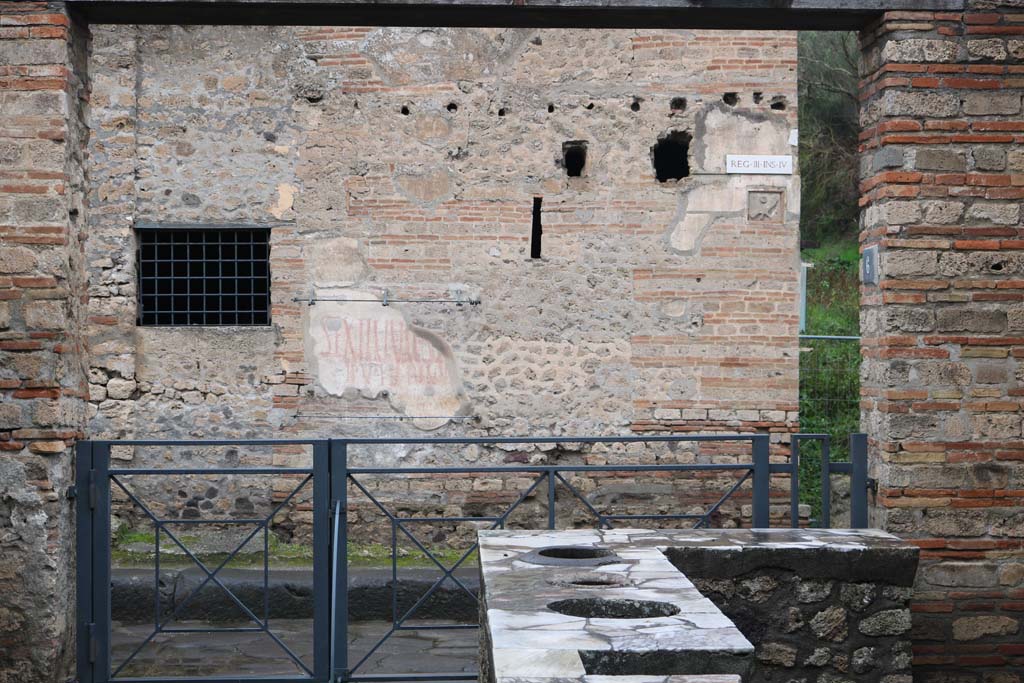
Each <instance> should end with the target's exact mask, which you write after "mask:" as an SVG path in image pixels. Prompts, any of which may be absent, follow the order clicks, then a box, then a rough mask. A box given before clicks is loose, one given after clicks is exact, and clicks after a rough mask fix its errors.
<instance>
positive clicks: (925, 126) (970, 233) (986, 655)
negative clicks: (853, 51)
mask: <svg viewBox="0 0 1024 683" xmlns="http://www.w3.org/2000/svg"><path fill="white" fill-rule="evenodd" d="M971 5H972V8H973V9H972V10H971V11H969V12H967V13H966V14H959V13H949V14H942V13H936V14H932V13H889V14H887V15H885V18H884V19H883V20H882V21H881V22H879V23H878V24H877V25H875V26H873V27H872V28H871V29H870V30H868V31H865V32H864V34H863V37H862V40H863V49H864V65H865V68H864V74H863V84H862V94H861V97H862V125H863V133H862V150H863V155H862V160H863V167H862V178H863V183H862V192H863V199H862V204H863V206H864V210H863V213H862V243H863V245H864V246H865V247H867V246H869V245H877V247H878V249H879V250H880V256H881V258H880V274H881V279H880V282H879V284H878V285H877V286H875V285H867V286H865V287H864V288H863V294H862V318H861V328H862V333H863V335H864V341H863V346H864V367H863V383H862V392H863V408H864V421H865V425H864V426H865V428H866V430H867V431H868V432H869V435H870V437H871V446H872V452H873V458H872V461H873V468H874V476H876V477H877V478H878V480H879V486H880V488H879V495H878V499H877V503H878V505H877V508H876V509H875V524H878V525H880V526H881V527H882V528H885V529H888V530H889V531H892V532H894V533H896V534H899V535H900V536H902V537H904V538H910V539H913V541H914V542H915V543H916V544H918V545H919V546H920V547H921V549H922V555H921V560H922V567H921V571H920V572H919V575H918V580H917V585H916V588H915V605H914V610H915V613H914V632H913V633H914V641H915V658H914V666H915V673H916V674H917V679H918V680H921V681H956V682H957V683H973V682H975V681H986V682H988V683H1019V681H1021V680H1022V674H1021V672H1022V671H1024V646H1022V645H1021V639H1022V637H1024V636H1022V634H1024V629H1022V620H1024V548H1022V542H1024V507H1022V505H1024V441H1022V433H1021V427H1022V425H1021V397H1022V396H1024V388H1022V384H1021V382H1022V379H1024V371H1022V366H1021V361H1020V359H1021V358H1024V276H1022V273H1024V251H1022V250H1024V239H1022V237H1024V227H1022V225H1021V210H1020V209H1021V201H1022V200H1024V175H1022V174H1024V152H1022V151H1021V149H1020V143H1021V142H1022V141H1024V137H1022V136H1024V120H1022V119H1024V112H1022V108H1021V96H1022V94H1024V80H1022V76H1021V74H1024V14H1021V13H1020V12H1019V10H1014V9H1010V8H1004V7H1001V6H1000V5H999V3H977V4H975V3H971Z"/></svg>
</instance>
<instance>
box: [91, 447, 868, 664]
mask: <svg viewBox="0 0 1024 683" xmlns="http://www.w3.org/2000/svg"><path fill="white" fill-rule="evenodd" d="M790 436H791V438H792V439H791V440H792V445H791V449H790V453H789V457H788V459H783V458H776V460H777V462H771V458H770V448H771V444H770V437H769V435H767V434H738V435H736V434H729V435H725V434H722V435H699V436H698V435H685V436H647V437H618V438H615V437H548V438H512V437H510V438H492V439H487V438H481V439H472V438H465V439H459V438H452V439H314V440H309V439H294V440H288V439H285V440H234V441H210V440H195V441H193V440H180V441H147V440H123V441H83V442H80V443H79V444H78V445H77V447H76V484H75V487H74V489H73V490H72V492H73V494H74V495H75V497H76V498H77V562H78V567H77V608H78V611H77V618H76V623H77V632H78V639H77V666H78V680H79V681H80V683H110V682H113V681H121V682H125V683H142V682H143V681H145V682H146V683H159V682H167V683H170V682H172V681H184V680H192V681H196V680H198V681H205V682H206V683H248V682H250V681H251V682H253V683H255V682H256V681H259V682H260V683H268V682H271V683H294V682H296V681H315V682H318V683H336V682H337V683H341V682H349V683H385V682H393V683H402V682H411V681H457V680H474V679H476V674H475V673H465V672H455V673H425V672H419V673H379V672H378V673H369V672H367V671H366V670H365V664H366V662H367V660H368V659H369V658H370V656H371V655H373V654H374V652H376V651H377V650H378V649H379V648H380V647H382V646H383V645H384V644H385V643H386V642H387V641H388V640H389V639H390V638H392V637H393V636H394V635H395V634H396V633H399V632H400V631H402V630H403V629H406V628H408V627H406V624H407V622H409V621H410V620H411V619H412V618H413V617H415V616H416V615H417V611H418V610H420V609H421V607H422V606H423V605H424V604H425V603H427V601H428V600H430V599H431V596H433V595H434V594H435V592H436V591H438V590H439V589H440V588H441V586H442V585H443V584H444V583H445V582H446V581H450V582H452V583H454V584H455V585H456V586H458V588H459V589H460V590H462V591H464V592H465V593H467V594H469V596H471V597H472V599H473V600H476V596H475V594H474V593H473V591H472V590H471V589H470V588H469V587H468V586H466V585H465V584H464V583H463V582H462V581H461V580H460V579H459V578H458V576H457V575H456V573H455V572H456V570H458V569H459V568H460V567H462V566H464V565H465V564H466V563H467V562H468V561H469V560H470V558H471V557H472V556H473V554H474V552H475V550H476V544H475V543H471V544H469V545H468V547H466V549H465V551H463V552H460V553H459V555H458V557H457V558H455V559H454V560H451V559H449V560H448V561H447V562H445V561H444V558H441V557H439V556H438V554H437V552H436V551H435V550H433V549H431V547H430V546H429V544H427V543H424V542H423V541H422V540H421V539H420V538H419V537H418V536H417V533H416V531H415V530H414V529H415V525H417V524H422V523H461V522H470V523H473V524H475V525H476V526H478V527H483V528H492V529H493V528H504V527H505V526H506V524H508V523H509V519H510V516H511V515H512V514H513V513H514V512H515V511H516V510H517V509H519V508H520V506H521V505H523V503H524V502H525V501H527V500H529V499H534V500H540V501H542V503H543V507H544V509H545V510H546V519H544V520H542V521H541V525H543V526H546V527H547V528H549V529H554V528H556V522H557V514H556V513H557V510H558V506H559V505H560V504H562V505H564V504H565V503H566V502H568V501H572V502H573V503H574V504H575V505H578V506H581V507H582V509H583V510H585V511H586V513H587V514H589V516H590V518H592V520H593V523H594V524H595V526H598V527H604V528H611V527H612V526H614V525H617V524H618V525H622V524H631V523H632V524H638V525H643V524H645V523H652V522H675V523H687V524H690V525H692V526H693V527H694V528H702V527H703V528H708V527H710V526H711V523H712V520H713V519H714V518H715V515H716V514H718V513H719V511H720V510H721V508H722V506H723V504H724V503H726V501H729V500H730V499H732V498H734V497H737V496H743V497H745V498H746V497H749V499H750V503H751V509H752V514H751V517H750V522H751V526H752V527H754V528H768V527H769V526H770V524H771V519H772V510H773V506H772V505H771V503H772V502H773V500H772V488H771V475H772V474H782V475H786V476H788V477H789V479H790V489H789V496H788V497H789V500H788V517H789V525H790V526H793V527H797V526H798V525H799V523H800V517H799V513H798V510H799V501H798V499H797V497H798V493H799V486H800V484H799V469H800V468H799V460H800V445H801V443H803V442H807V441H814V442H816V443H818V444H819V445H820V448H821V463H822V468H821V470H822V476H821V482H820V485H821V489H822V492H823V494H824V495H825V500H826V501H827V500H828V491H829V487H830V475H831V474H833V473H845V474H849V475H851V511H850V512H851V516H850V519H851V526H852V527H855V528H857V527H866V526H867V489H868V485H869V480H868V478H867V455H866V452H867V439H866V436H865V435H863V434H855V435H853V436H851V438H850V453H851V459H850V462H846V463H833V462H831V461H830V459H829V437H828V436H827V435H822V434H793V435H790ZM723 442H740V443H746V444H748V447H749V454H750V455H749V461H747V462H689V463H666V464H622V465H618V464H616V465H607V464H606V465H586V464H575V465H574V464H564V465H563V464H554V465H512V466H496V467H488V466H478V467H408V468H381V467H357V466H350V457H349V456H350V453H351V451H352V449H353V447H358V446H374V445H376V446H420V447H430V448H437V447H445V446H451V447H458V446H462V447H465V446H496V447H502V446H507V447H513V446H516V445H523V446H526V447H530V448H532V447H554V446H561V445H566V444H573V445H574V447H576V448H579V446H576V445H594V444H605V445H612V444H630V443H640V444H652V443H662V444H666V445H668V446H678V445H680V444H693V447H701V446H704V445H714V444H718V443H723ZM147 447H156V448H165V449H169V448H178V447H188V448H200V449H202V448H223V447H232V448H237V447H255V448H261V449H288V448H302V449H308V451H309V452H310V456H311V457H310V458H309V461H310V462H309V463H308V464H305V465H296V466H292V465H291V464H287V465H280V466H278V465H276V464H274V465H272V466H259V467H239V466H230V467H209V466H197V467H182V466H180V464H181V463H179V462H176V461H174V460H173V459H172V460H171V461H170V465H169V466H168V467H131V466H115V465H120V464H121V463H122V462H124V461H123V460H120V459H119V458H118V457H114V458H113V459H112V455H115V456H116V453H117V452H119V451H118V449H135V448H147ZM716 472H717V473H720V474H721V475H722V476H724V477H727V478H731V479H732V482H731V484H730V485H729V486H727V487H725V490H723V491H722V492H721V495H720V496H717V497H716V498H715V499H714V500H713V501H710V504H709V505H707V506H706V507H705V508H704V509H702V510H701V511H700V512H695V511H687V512H669V513H649V514H637V513H629V514H624V513H617V512H615V511H614V510H611V511H609V510H605V509H601V508H600V507H599V506H598V505H595V504H594V503H592V502H591V500H590V499H589V497H588V496H587V495H586V494H585V493H584V492H582V491H581V490H579V487H578V485H576V484H574V478H577V477H599V476H613V475H615V474H619V473H621V474H623V475H628V476H651V477H668V476H672V475H674V474H686V473H690V474H691V476H695V477H700V476H705V477H706V476H709V475H711V474H712V473H716ZM211 475H232V476H237V477H244V478H247V480H251V479H253V478H260V477H271V478H273V479H272V481H276V482H281V481H282V480H283V481H285V482H289V483H288V485H287V486H286V487H284V488H282V487H281V485H280V483H277V484H275V485H274V487H275V488H274V496H276V497H274V496H271V497H270V499H272V500H274V503H273V505H272V506H271V507H270V511H269V513H267V514H255V513H253V514H250V515H248V516H244V517H214V518H204V517H203V515H202V514H201V513H200V512H199V511H198V509H197V510H196V512H195V514H194V515H189V516H187V517H186V516H184V515H179V516H177V517H167V516H166V512H167V511H166V510H165V509H164V508H165V507H166V506H164V505H163V504H162V503H161V502H160V501H152V500H147V499H146V497H145V496H144V495H143V494H140V492H139V488H137V487H136V486H135V484H134V478H138V477H158V478H172V479H173V478H177V479H179V480H181V479H188V478H196V477H199V478H201V477H208V476H211ZM438 476H448V477H464V478H470V479H473V478H488V477H502V476H506V477H515V478H516V480H517V481H521V482H522V487H521V490H519V491H518V492H517V493H515V495H514V497H513V498H512V499H511V500H510V501H509V502H507V503H503V504H502V505H500V506H498V508H497V509H494V510H489V511H488V512H487V514H463V515H461V516H422V515H418V514H416V513H413V514H409V513H408V511H407V512H406V514H403V513H402V511H401V510H400V509H398V508H399V507H400V504H401V502H402V500H401V497H398V498H397V499H396V498H395V497H393V496H392V497H387V496H382V495H380V494H376V495H375V493H374V491H373V490H371V487H370V486H369V485H368V484H367V482H368V481H369V480H374V481H379V480H380V479H381V478H387V477H438ZM161 481H163V480H162V479H161ZM293 484H294V485H293ZM559 492H561V493H559ZM178 493H179V495H181V494H182V493H183V491H179V492H178ZM716 495H717V494H716ZM356 496H358V497H360V502H362V503H363V504H364V505H367V506H369V507H372V508H373V509H375V510H377V511H379V513H380V514H381V515H382V516H383V518H384V519H385V520H386V523H387V525H388V526H389V527H390V554H391V567H392V572H393V578H394V580H393V581H392V582H391V591H392V600H391V605H392V609H391V626H390V628H389V629H388V630H387V631H386V632H385V633H384V634H383V635H382V637H380V639H379V640H378V641H377V642H376V643H375V644H373V645H372V646H371V647H370V649H369V651H368V652H367V653H365V654H363V655H362V656H361V657H350V652H349V630H350V624H349V616H348V615H349V606H348V596H349V558H348V556H347V551H348V547H349V545H348V534H349V526H350V524H349V520H348V516H349V510H350V509H352V508H351V506H350V504H351V503H353V501H352V498H354V497H356ZM779 497H780V496H779V491H778V490H776V491H775V501H774V502H775V503H776V505H775V506H774V508H775V509H776V511H777V510H778V509H780V507H781V508H783V509H784V508H786V507H787V505H786V503H787V501H786V500H785V498H783V499H782V500H781V502H782V505H781V506H780V505H778V503H779V502H780V501H779ZM115 498H116V499H117V500H118V501H119V504H120V505H124V506H129V507H131V508H132V509H133V510H134V512H135V513H136V514H138V515H140V516H141V517H142V518H144V519H145V520H148V523H149V524H151V525H152V527H153V529H154V534H153V546H154V548H153V554H152V558H153V568H152V581H153V583H152V590H151V591H148V590H147V589H145V588H142V587H139V588H138V589H137V590H135V592H134V593H133V594H132V595H133V596H135V595H138V596H142V597H140V598H139V600H142V598H143V597H144V598H145V599H146V600H151V601H152V602H151V610H152V620H151V623H149V624H147V625H146V626H145V628H144V629H142V630H140V631H139V632H138V643H137V645H133V646H132V647H131V648H129V649H128V650H126V651H125V652H123V653H121V655H120V656H119V657H116V658H115V657H113V656H112V649H111V644H112V639H111V634H112V629H113V627H114V620H113V619H112V612H111V592H112V591H111V576H112V562H111V559H112V554H111V549H112V543H111V542H112V535H111V505H112V500H114V499H115ZM300 499H301V500H302V501H304V502H302V504H301V505H298V506H297V501H299V500H300ZM206 502H208V501H204V504H205V503H206ZM210 506H211V507H213V505H212V503H211V504H210ZM295 507H301V508H302V509H303V510H308V513H309V514H310V515H311V526H312V533H311V538H310V545H311V546H312V554H311V558H309V559H310V563H309V564H310V565H311V572H312V619H311V622H312V623H311V628H310V630H309V632H308V638H307V639H306V640H304V641H303V648H304V649H303V652H297V651H296V648H295V647H294V643H293V644H291V645H290V644H289V643H288V642H286V637H285V636H284V635H283V633H281V632H279V631H278V630H277V624H276V623H275V619H272V618H271V609H270V602H271V600H270V591H271V581H270V576H271V568H270V561H269V555H270V547H271V545H272V543H273V534H272V531H271V529H272V527H273V525H274V519H275V517H276V516H277V515H279V514H281V513H282V512H283V511H285V510H289V509H291V508H295ZM824 508H825V510H826V511H827V509H828V505H827V504H826V505H825V506H824ZM776 516H778V514H776ZM820 522H821V525H822V526H828V515H827V512H826V513H825V514H824V515H823V516H822V519H821V520H820ZM179 526H180V527H182V528H184V529H189V528H195V529H199V528H202V527H204V526H205V527H207V528H211V527H216V528H223V527H227V526H240V527H242V528H243V530H244V535H242V541H241V542H240V543H238V544H237V545H236V546H235V547H234V548H233V549H232V550H230V551H227V550H225V551H224V552H222V553H221V554H220V555H213V557H214V559H213V560H211V559H209V558H208V557H206V556H204V555H203V553H201V552H198V551H197V550H196V549H194V548H190V547H189V543H190V537H189V536H188V534H186V533H184V532H183V531H179V530H177V528H178V527H179ZM400 539H401V540H404V541H405V542H408V543H411V544H412V546H413V547H414V548H416V549H417V550H418V552H420V553H422V555H423V556H424V557H426V558H428V559H429V562H430V564H431V565H432V566H433V567H434V568H435V569H436V570H437V571H438V572H439V577H438V578H437V580H436V581H434V582H433V583H432V585H430V587H429V588H428V589H427V590H426V592H425V593H423V594H422V595H421V596H420V597H419V599H418V600H416V601H415V602H414V604H412V605H411V606H409V607H408V608H407V609H399V607H398V599H397V593H396V591H398V588H399V587H398V581H397V568H398V551H397V544H398V542H399V540H400ZM253 541H255V542H256V543H257V544H258V545H259V546H261V547H262V558H263V566H262V595H261V599H259V600H254V599H253V598H252V597H251V596H248V597H245V596H243V597H240V596H239V595H238V594H236V591H234V590H233V589H232V586H231V585H230V580H228V579H227V578H225V576H226V575H227V574H229V573H230V569H226V568H228V567H229V565H230V564H231V563H232V561H233V560H234V559H235V558H236V557H238V556H239V554H240V553H242V551H243V548H245V547H247V545H248V544H249V543H250V542H253ZM162 543H163V544H164V548H168V547H171V548H173V549H174V550H175V552H176V553H177V554H178V555H179V556H180V558H181V559H182V560H184V561H187V562H188V563H189V564H190V566H191V570H190V571H193V573H196V574H197V575H196V580H197V581H198V583H194V584H193V585H190V586H187V589H188V590H186V591H183V592H184V593H185V595H184V597H179V596H177V595H175V596H174V600H173V602H172V604H170V605H167V604H165V602H166V598H165V595H164V593H165V592H166V587H162V584H161V581H162V577H163V574H162V568H161V555H162V550H161V544H162ZM196 570H198V571H197V572H196ZM257 571H258V570H257ZM211 590H213V591H215V592H216V593H217V594H218V596H219V597H220V599H221V601H222V602H225V603H226V604H228V605H231V606H233V608H237V610H238V613H239V614H240V615H242V616H244V622H245V623H244V625H234V626H225V627H220V626H210V625H209V624H205V623H201V624H199V625H195V624H191V623H189V622H187V621H185V620H183V615H184V614H186V613H187V611H188V610H187V608H188V606H189V605H190V604H194V603H195V601H196V597H197V596H199V595H200V594H203V592H204V591H211ZM146 609H149V608H148V607H147V608H146ZM425 628H439V629H470V628H476V625H475V624H472V623H465V624H443V625H437V626H436V627H430V626H417V627H416V629H417V630H424V629H425ZM223 634H252V635H253V636H256V637H260V638H265V639H266V640H265V642H266V643H267V648H268V650H269V651H270V653H269V654H270V655H276V656H277V657H279V659H280V660H281V661H282V662H283V663H285V664H287V665H289V666H290V667H291V669H293V670H294V672H293V673H284V674H272V675H266V674H262V673H259V674H258V673H252V674H251V675H250V674H249V673H246V672H245V671H229V672H226V673H225V672H217V673H214V674H210V675H203V674H202V672H200V673H199V675H190V676H187V677H182V676H180V675H170V674H168V673H167V671H168V670H169V669H170V668H171V667H170V662H167V664H168V667H167V669H164V668H162V664H163V663H164V659H163V655H162V653H158V656H155V657H152V660H153V661H152V663H151V665H150V666H149V668H148V669H147V670H145V671H144V672H143V673H141V674H140V673H139V672H137V671H134V670H133V668H132V667H133V662H137V657H138V656H139V654H140V653H141V652H143V651H144V650H145V649H146V648H147V647H149V648H153V647H154V646H155V645H156V643H157V642H158V641H170V640H173V639H174V637H175V636H177V635H190V636H203V637H204V638H211V639H212V638H217V637H222V636H223ZM203 642H207V641H203ZM209 642H212V640H211V641H209ZM198 647H199V648H200V650H201V649H202V647H203V643H200V644H199V645H198ZM259 654H260V656H263V655H264V653H263V652H262V651H260V653H259ZM240 668H242V669H244V668H245V667H244V666H242V667H240Z"/></svg>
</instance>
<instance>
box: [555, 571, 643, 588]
mask: <svg viewBox="0 0 1024 683" xmlns="http://www.w3.org/2000/svg"><path fill="white" fill-rule="evenodd" d="M548 583H550V584H551V585H553V586H562V587H565V588H616V587H621V586H628V585H630V583H631V582H630V581H628V580H627V579H626V578H625V577H623V576H620V575H618V574H599V573H597V572H583V573H580V574H569V575H567V576H558V577H555V578H553V579H550V580H549V581H548Z"/></svg>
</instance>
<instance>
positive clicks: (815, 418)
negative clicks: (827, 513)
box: [800, 240, 860, 516]
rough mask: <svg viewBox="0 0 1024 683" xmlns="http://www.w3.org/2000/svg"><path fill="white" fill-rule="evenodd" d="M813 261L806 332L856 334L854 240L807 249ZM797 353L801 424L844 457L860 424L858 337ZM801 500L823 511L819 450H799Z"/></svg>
mask: <svg viewBox="0 0 1024 683" xmlns="http://www.w3.org/2000/svg"><path fill="white" fill-rule="evenodd" d="M802 256H803V260H804V261H805V262H808V263H813V264H814V268H812V269H811V270H810V271H809V273H808V276H807V327H806V331H805V334H809V335H836V336H840V335H857V334H859V333H860V332H859V330H860V322H859V315H860V290H859V282H858V272H857V269H858V267H859V259H860V255H859V253H858V246H857V243H856V242H855V241H853V240H840V241H836V242H832V243H830V244H827V245H825V246H823V247H821V248H817V249H806V250H804V252H803V255H802ZM801 347H802V348H803V349H804V351H803V352H802V353H801V354H800V429H801V431H803V432H818V433H827V434H830V435H831V436H832V440H831V441H832V450H831V456H832V458H833V459H834V460H846V459H847V458H848V456H849V452H848V448H847V439H848V437H849V435H850V434H851V433H852V432H856V431H859V428H860V407H859V396H860V377H859V370H860V344H859V343H858V342H856V341H831V340H805V341H804V342H802V343H801ZM801 455H803V456H804V458H803V460H802V461H801V467H800V478H801V486H800V489H801V502H803V503H807V504H809V505H811V508H812V514H813V515H814V516H817V515H819V514H820V513H821V504H822V501H821V480H820V477H821V461H820V452H819V451H818V450H817V449H816V447H814V446H812V445H810V444H808V445H807V447H806V449H801Z"/></svg>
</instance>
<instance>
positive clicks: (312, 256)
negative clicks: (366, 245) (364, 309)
mask: <svg viewBox="0 0 1024 683" xmlns="http://www.w3.org/2000/svg"><path fill="white" fill-rule="evenodd" d="M306 258H307V260H308V262H309V264H310V275H311V280H312V283H313V285H314V286H316V287H348V286H351V285H353V284H355V283H357V282H359V281H360V280H361V279H362V278H363V277H364V276H365V275H366V272H367V266H366V260H365V259H364V258H363V254H362V253H361V252H360V251H359V241H358V240H355V239H352V238H351V237H335V238H333V239H325V240H320V241H317V242H316V246H315V247H314V248H310V249H308V250H306Z"/></svg>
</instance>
